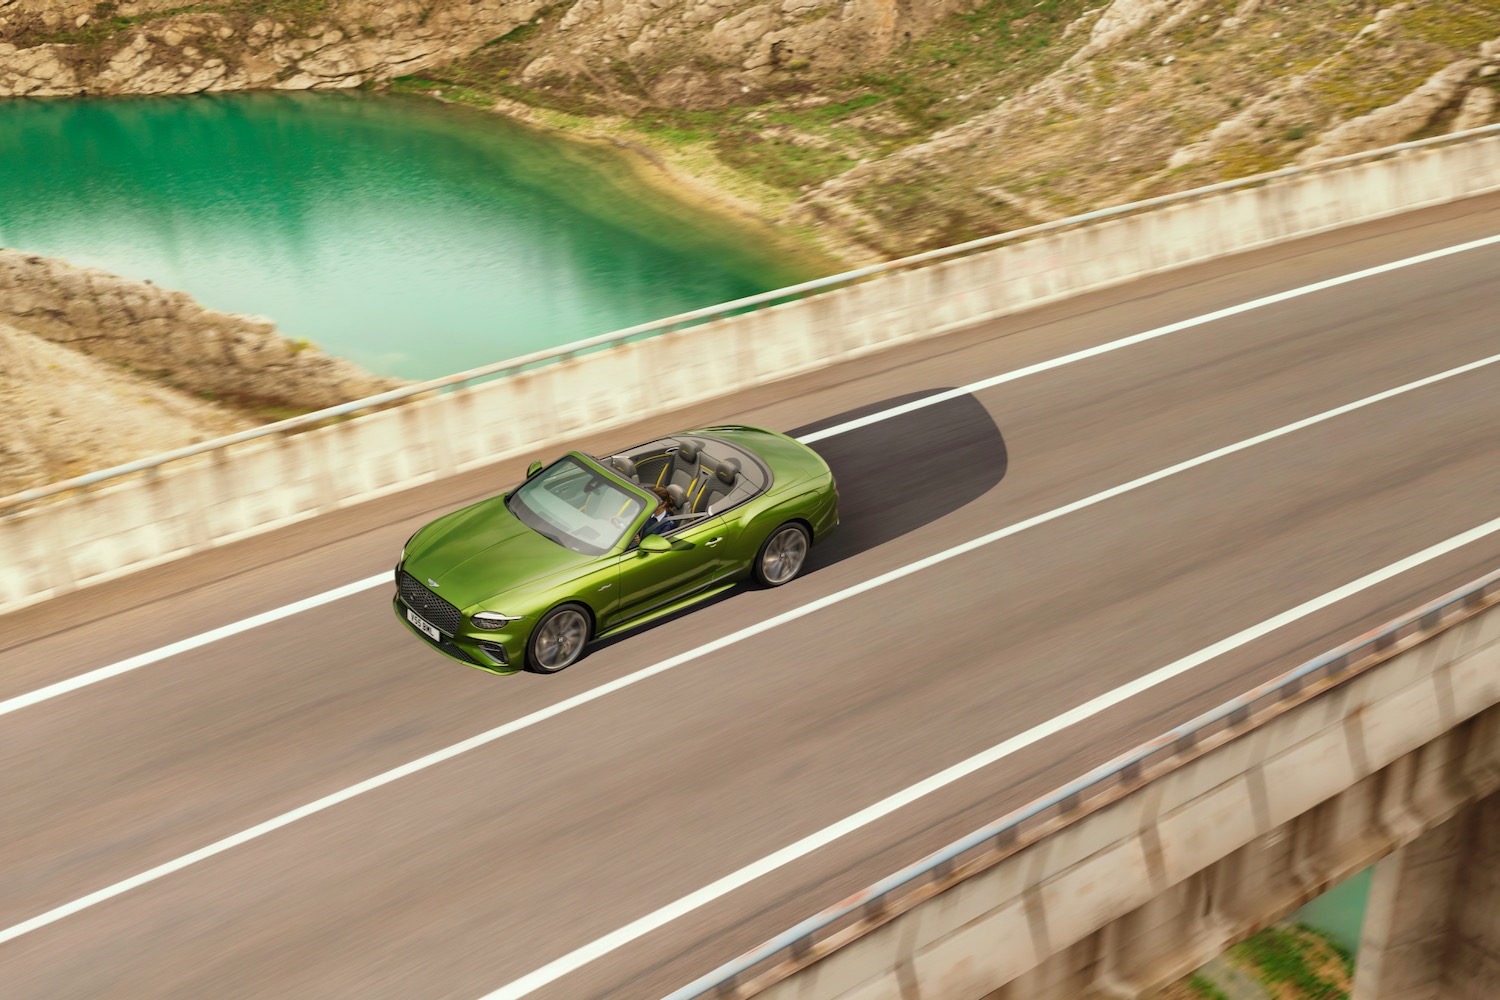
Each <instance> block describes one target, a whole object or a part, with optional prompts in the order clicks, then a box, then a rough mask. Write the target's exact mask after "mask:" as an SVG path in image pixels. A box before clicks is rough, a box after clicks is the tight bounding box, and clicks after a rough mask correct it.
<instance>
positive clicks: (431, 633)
mask: <svg viewBox="0 0 1500 1000" xmlns="http://www.w3.org/2000/svg"><path fill="white" fill-rule="evenodd" d="M406 619H407V621H409V622H411V623H412V624H413V625H415V626H416V627H417V628H418V629H420V630H421V632H422V634H423V635H425V636H427V638H429V639H431V640H432V641H433V642H442V641H443V633H441V632H439V631H438V629H437V626H436V625H434V624H432V623H431V622H429V621H428V620H427V619H425V618H423V617H422V616H421V615H419V614H417V613H416V612H415V611H413V610H412V609H411V608H407V609H406Z"/></svg>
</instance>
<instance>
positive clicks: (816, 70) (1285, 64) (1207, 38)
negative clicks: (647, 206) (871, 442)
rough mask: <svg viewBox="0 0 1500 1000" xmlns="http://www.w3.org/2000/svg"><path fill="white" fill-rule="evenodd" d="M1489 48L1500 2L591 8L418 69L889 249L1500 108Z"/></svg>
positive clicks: (1478, 118)
mask: <svg viewBox="0 0 1500 1000" xmlns="http://www.w3.org/2000/svg"><path fill="white" fill-rule="evenodd" d="M1497 65H1500V2H1497V0H1473V2H1456V0H1427V2H1423V3H1397V4H1393V5H1391V6H1382V5H1381V4H1380V3H1376V2H1361V0H1295V2H1291V0H1288V2H1279V3H1273V2H1267V0H1113V2H1098V0H1093V2H1090V0H969V2H958V3H953V2H946V0H940V2H937V3H930V4H909V3H895V2H880V3H877V2H859V0H851V2H848V3H843V4H839V3H824V2H819V0H784V2H779V3H759V4H751V3H732V2H728V0H720V2H717V3H715V2H714V0H698V2H696V3H691V2H686V3H674V2H671V0H658V2H656V3H653V4H649V5H648V4H639V3H627V2H622V0H577V2H576V3H564V4H559V5H556V6H554V7H552V8H549V9H548V10H547V11H546V12H545V14H544V15H543V16H539V17H538V18H537V19H535V20H534V21H533V22H532V23H531V24H529V25H527V26H526V27H524V28H522V29H518V30H517V31H514V32H512V33H511V34H510V35H508V36H506V37H505V38H503V39H499V40H496V41H495V42H493V43H491V44H490V45H488V46H485V47H484V48H481V49H479V50H477V51H476V52H474V53H471V54H470V55H469V56H467V57H465V58H464V59H461V60H457V61H455V62H453V63H450V64H447V65H445V66H442V67H438V68H436V69H434V70H428V71H425V72H424V73H423V74H422V79H420V80H411V81H403V82H402V83H401V84H400V86H403V87H407V88H410V89H420V90H423V91H424V92H431V91H434V90H437V91H441V92H442V93H443V94H444V96H446V97H449V98H456V99H461V100H468V101H471V102H473V103H476V104H490V103H493V102H494V100H495V99H496V98H499V99H501V101H500V107H501V108H502V110H507V111H509V112H511V113H516V112H517V111H518V110H521V109H525V110H526V111H527V113H530V114H532V115H533V116H535V117H537V118H539V119H540V120H543V121H547V122H550V123H553V124H560V125H564V126H566V127H570V128H575V129H583V130H599V131H603V132H605V133H609V132H611V131H613V132H614V133H615V134H616V135H618V136H619V137H621V138H625V139H627V140H629V141H634V142H638V143H639V144H641V145H644V146H646V147H648V148H650V149H652V150H653V151H654V152H655V153H657V154H658V155H660V156H663V157H665V158H667V159H669V160H674V161H676V162H679V163H681V164H682V165H684V167H685V168H686V169H688V170H690V171H691V172H694V173H698V174H707V175H710V176H714V175H716V176H719V177H720V178H722V180H721V183H722V184H723V185H724V186H726V187H735V188H737V189H738V193H739V194H740V195H741V196H742V197H745V196H749V197H751V198H752V199H753V200H758V201H759V202H760V203H761V204H762V205H763V206H764V208H765V210H766V211H767V212H768V213H771V214H774V215H775V216H776V217H778V218H779V219H780V220H781V221H783V222H792V223H800V224H802V225H803V226H805V227H806V228H807V229H809V230H816V231H819V232H822V233H829V232H834V233H840V234H842V235H844V236H845V237H847V238H848V239H849V240H850V241H851V242H850V244H849V248H850V249H851V250H852V252H853V253H854V254H855V255H857V256H858V255H863V254H866V253H867V254H869V255H873V256H891V255H899V254H904V253H910V252H913V251H916V250H920V249H926V248H930V247H934V246H940V245H944V244H948V243H953V242H958V241H961V240H964V239H970V238H974V237H977V236H982V235H987V234H989V233H993V232H997V231H1002V230H1005V229H1011V228H1017V227H1020V226H1023V225H1027V224H1031V223H1035V222H1038V221H1045V220H1048V219H1052V218H1058V217H1065V216H1068V215H1072V214H1076V213H1079V212H1083V211H1087V210H1089V209H1093V208H1099V207H1104V206H1107V205H1112V204H1119V203H1122V202H1125V201H1128V200H1132V199H1135V198H1139V197H1142V196H1147V195H1153V194H1162V193H1166V192H1170V191H1173V190H1182V189H1186V188H1189V187H1195V186H1198V185H1202V184H1206V183H1211V182H1214V181H1218V180H1225V179H1230V178H1234V177H1240V176H1246V175H1249V174H1253V173H1258V172H1261V171H1265V170H1269V169H1274V168H1277V167H1282V166H1287V165H1291V164H1293V163H1305V162H1310V161H1313V160H1317V159H1322V158H1326V157H1329V156H1333V155H1337V154H1340V153H1346V152H1354V151H1357V150H1360V149H1368V148H1373V147H1378V146H1383V145H1388V144H1391V143H1395V142H1400V141H1403V140H1407V139H1413V138H1418V137H1423V136H1428V135H1434V134H1438V133H1442V132H1446V131H1451V130H1457V129H1463V128H1469V127H1474V126H1478V125H1482V124H1488V123H1492V122H1496V121H1500V114H1497V97H1500V74H1497V72H1496V69H1497ZM538 109H543V110H541V111H538Z"/></svg>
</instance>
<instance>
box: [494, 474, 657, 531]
mask: <svg viewBox="0 0 1500 1000" xmlns="http://www.w3.org/2000/svg"><path fill="white" fill-rule="evenodd" d="M505 506H506V508H507V509H509V510H510V512H511V513H512V514H514V515H515V516H516V517H517V518H519V519H520V521H521V522H522V523H523V524H525V525H526V526H527V527H529V528H531V529H532V530H534V531H536V532H537V533H538V534H541V535H544V536H546V537H547V538H550V539H552V540H553V541H554V542H556V543H557V544H559V545H562V546H564V547H566V548H569V549H572V550H573V551H574V552H582V553H584V554H586V555H591V556H597V555H602V554H603V553H605V552H608V551H609V550H610V549H612V548H614V547H615V544H616V543H617V542H619V540H620V538H621V537H622V536H623V535H624V534H625V532H626V531H627V530H629V528H630V526H631V525H632V524H634V523H635V520H636V518H637V517H639V516H640V514H641V511H642V510H644V509H645V506H646V501H645V500H643V499H642V498H640V497H638V496H636V495H635V494H634V493H630V492H628V491H627V490H625V489H624V488H623V487H621V486H618V485H616V484H615V483H613V482H611V481H610V480H609V479H606V478H605V477H604V476H602V475H600V474H599V473H598V472H596V471H595V470H593V469H591V468H589V467H588V466H587V465H584V464H583V463H582V462H580V461H578V460H577V459H576V458H573V457H571V456H569V457H567V458H562V459H559V460H558V461H556V462H554V463H553V464H552V465H550V466H548V467H547V468H545V469H543V470H542V471H541V472H538V473H537V474H536V475H534V476H532V477H531V478H530V479H528V480H526V482H524V483H522V484H521V486H520V487H519V488H518V489H517V490H516V491H515V492H514V493H512V494H511V495H510V497H509V498H508V499H507V500H506V501H505Z"/></svg>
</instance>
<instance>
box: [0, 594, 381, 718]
mask: <svg viewBox="0 0 1500 1000" xmlns="http://www.w3.org/2000/svg"><path fill="white" fill-rule="evenodd" d="M392 581H393V577H392V575H391V574H390V573H380V574H378V575H376V576H367V577H365V578H364V579H363V580H356V581H355V582H353V583H346V584H344V585H343V586H341V587H335V588H333V589H332V590H328V591H324V592H323V593H321V594H315V595H313V596H312V597H307V598H303V599H302V600H300V601H293V602H292V603H291V604H287V605H284V606H282V607H279V608H273V609H272V610H270V611H263V612H261V613H260V614H258V615H251V616H250V617H249V618H242V619H241V620H239V621H237V622H232V623H230V624H228V625H221V626H219V627H218V628H215V629H209V630H208V631H207V632H203V633H200V634H198V635H195V636H192V637H191V638H188V639H181V640H179V641H177V642H173V643H169V644H168V645H165V646H162V647H160V648H158V649H153V650H151V651H149V652H146V653H140V654H139V655H136V656H132V657H129V658H128V659H124V660H121V661H120V662H118V663H112V664H110V665H109V666H107V667H100V668H99V669H97V670H90V671H89V672H88V673H86V674H79V675H78V676H77V677H69V678H68V679H67V680H62V681H58V682H57V683H56V684H48V685H47V686H46V687H41V688H37V689H36V690H35V691H28V692H26V693H25V694H19V695H16V696H15V697H14V698H7V699H6V700H5V701H0V715H7V714H9V713H11V712H18V711H20V710H21V709H23V708H29V707H30V706H32V705H36V704H39V703H40V702H44V701H47V700H48V699H51V698H56V697H58V696H59V695H64V694H67V693H68V692H69V691H77V690H78V689H79V688H83V687H88V686H89V685H90V684H98V683H99V682H100V681H104V680H108V679H109V678H111V677H118V676H119V675H120V674H124V673H129V672H130V671H132V670H136V669H138V668H140V667H144V666H147V665H149V664H152V663H156V662H157V661H158V660H165V659H166V658H167V657H169V656H176V655H177V654H178V653H186V652H190V651H191V650H194V649H198V648H199V647H202V646H207V645H208V644H209V643H211V642H218V641H219V640H220V639H228V638H229V637H230V636H235V635H239V634H240V633H241V632H248V631H250V630H251V629H253V628H259V627H260V626H262V625H269V624H270V623H271V622H274V621H280V620H281V619H283V618H289V617H291V616H292V615H295V614H298V613H299V612H302V611H310V610H311V609H313V608H316V607H321V606H322V605H324V604H331V603H332V602H334V601H338V600H342V599H343V598H345V597H348V596H350V595H351V594H358V593H360V592H361V591H365V590H369V589H370V588H371V587H378V586H380V585H381V584H382V583H392Z"/></svg>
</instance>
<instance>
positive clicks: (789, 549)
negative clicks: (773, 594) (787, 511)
mask: <svg viewBox="0 0 1500 1000" xmlns="http://www.w3.org/2000/svg"><path fill="white" fill-rule="evenodd" d="M811 548H812V536H811V535H810V534H808V531H807V529H806V528H805V527H803V526H802V525H800V524H798V523H797V522H796V521H788V522H787V523H786V524H783V525H782V526H781V527H779V528H777V529H776V530H775V531H773V532H771V533H770V534H769V535H767V536H766V540H765V541H764V542H761V544H760V551H759V552H757V553H755V566H754V573H755V582H756V583H758V584H760V585H761V586H762V587H780V586H781V585H782V584H786V583H791V582H792V581H793V580H795V579H796V578H797V575H798V574H799V573H801V572H802V568H803V567H804V566H806V565H807V553H808V550H809V549H811Z"/></svg>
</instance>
